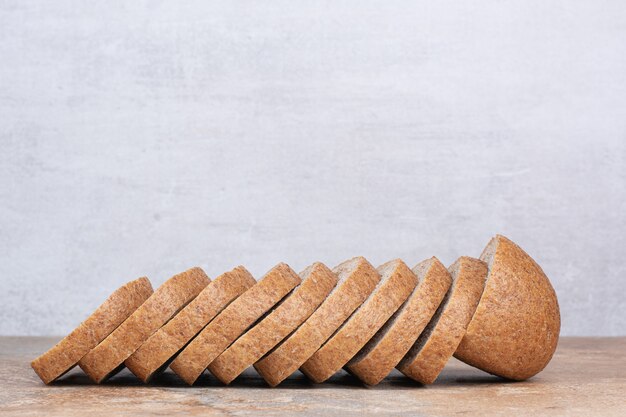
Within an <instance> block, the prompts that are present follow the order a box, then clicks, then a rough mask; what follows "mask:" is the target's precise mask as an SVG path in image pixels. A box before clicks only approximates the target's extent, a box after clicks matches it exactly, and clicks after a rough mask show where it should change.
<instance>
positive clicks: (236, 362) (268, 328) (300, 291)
mask: <svg viewBox="0 0 626 417" xmlns="http://www.w3.org/2000/svg"><path fill="white" fill-rule="evenodd" d="M299 275H300V277H301V278H302V284H300V285H299V286H298V287H297V288H296V289H295V290H293V292H292V293H291V294H290V295H289V296H287V298H286V299H285V300H284V301H282V302H281V303H280V304H279V305H278V307H276V308H275V309H274V310H273V311H272V312H271V313H270V314H269V315H267V316H266V317H265V318H264V319H263V320H261V321H260V322H259V323H258V324H257V325H255V326H254V327H253V328H251V329H250V330H248V331H247V332H246V333H245V334H244V335H243V336H241V337H240V338H239V339H237V341H236V342H235V343H233V344H232V345H230V347H229V348H228V349H226V350H225V351H224V352H223V353H222V354H221V355H220V356H218V357H217V358H216V359H215V360H214V361H213V362H212V363H211V365H209V371H211V373H212V374H213V375H215V376H216V377H217V378H218V379H219V380H220V381H222V382H223V383H224V384H229V383H230V382H231V381H232V380H233V379H235V378H236V377H237V376H239V374H241V373H242V372H243V371H244V370H245V369H246V368H248V367H249V366H251V365H252V364H253V363H254V362H256V361H258V360H259V359H261V358H262V357H263V355H265V354H266V353H267V352H269V351H270V349H272V348H273V347H274V346H276V344H277V343H279V342H280V341H281V340H283V339H284V338H285V337H287V336H288V335H289V334H290V333H291V332H293V331H294V330H295V329H296V328H297V327H298V326H299V325H300V324H302V322H303V321H304V320H306V319H307V318H308V317H309V316H310V315H311V314H312V313H313V312H314V311H315V309H316V308H317V307H319V305H320V304H321V303H322V301H324V299H325V298H326V296H328V293H330V291H331V290H332V289H333V287H334V286H335V285H337V276H336V275H335V274H333V273H332V271H331V270H330V269H328V268H327V267H326V266H325V265H324V264H321V263H319V262H317V263H314V264H313V265H311V266H309V267H308V268H307V269H305V270H304V271H302V272H301V273H300V274H299Z"/></svg>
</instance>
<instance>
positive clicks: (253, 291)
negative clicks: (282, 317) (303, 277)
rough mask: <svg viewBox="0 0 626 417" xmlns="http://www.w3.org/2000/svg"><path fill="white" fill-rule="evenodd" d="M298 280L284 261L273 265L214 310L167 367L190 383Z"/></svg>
mask: <svg viewBox="0 0 626 417" xmlns="http://www.w3.org/2000/svg"><path fill="white" fill-rule="evenodd" d="M298 284H300V277H299V276H298V274H296V273H295V272H294V271H293V270H292V269H291V268H290V267H289V266H288V265H287V264H284V263H280V264H278V265H276V266H275V267H274V268H272V269H271V270H270V271H269V272H268V273H267V274H265V276H264V277H263V279H261V281H259V282H258V283H256V284H255V285H254V286H252V288H250V289H249V290H248V291H246V292H245V293H243V294H242V295H241V296H239V298H237V299H236V300H235V301H233V302H232V303H230V305H229V306H228V307H226V308H225V309H224V310H223V311H222V312H221V313H220V314H218V315H217V317H215V318H214V319H213V321H211V322H210V323H209V324H208V325H207V326H206V327H205V328H204V329H203V330H202V331H201V332H200V333H199V334H198V335H197V336H196V337H195V338H194V339H193V340H192V341H191V342H190V343H189V344H188V345H187V347H186V348H185V349H183V350H182V352H180V354H179V355H178V356H177V357H176V359H174V361H173V362H172V363H171V364H170V369H171V370H173V371H174V372H175V373H176V374H177V375H178V376H180V377H181V378H182V379H183V380H184V381H185V382H186V383H188V384H189V385H192V384H193V383H194V382H195V381H196V380H197V379H198V377H199V376H200V375H201V374H202V372H203V371H204V370H205V369H206V368H207V367H208V366H209V365H210V364H211V362H213V360H215V358H217V357H218V356H219V355H220V354H221V353H222V352H223V351H224V350H226V348H228V346H229V345H230V344H231V343H233V342H234V341H235V340H236V339H237V338H238V337H239V336H241V334H243V333H244V332H245V331H246V330H247V329H248V328H249V327H250V326H252V325H253V324H254V323H255V322H256V321H257V320H258V319H259V318H260V317H262V316H263V315H264V314H265V313H267V312H268V311H269V310H270V309H271V308H272V307H273V306H274V305H276V304H277V303H278V302H279V301H280V300H281V299H282V298H283V297H284V296H285V295H287V294H288V293H289V292H290V291H291V290H293V288H294V287H295V286H296V285H298Z"/></svg>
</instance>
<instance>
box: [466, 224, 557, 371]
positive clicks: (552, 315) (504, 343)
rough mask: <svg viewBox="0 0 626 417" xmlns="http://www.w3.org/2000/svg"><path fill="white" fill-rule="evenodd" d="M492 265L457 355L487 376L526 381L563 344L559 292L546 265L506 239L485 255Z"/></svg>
mask: <svg viewBox="0 0 626 417" xmlns="http://www.w3.org/2000/svg"><path fill="white" fill-rule="evenodd" d="M480 258H481V259H482V260H483V261H485V262H486V263H487V264H488V266H489V275H488V278H487V284H486V287H485V292H484V293H483V296H482V298H481V300H480V304H479V305H478V308H477V309H476V313H475V314H474V318H473V319H472V321H471V323H470V325H469V327H468V329H467V333H466V334H465V337H464V338H463V340H462V341H461V344H460V345H459V347H458V349H457V351H456V352H455V354H454V356H455V357H457V358H458V359H460V360H462V361H463V362H466V363H468V364H470V365H472V366H475V367H477V368H480V369H482V370H484V371H486V372H489V373H491V374H494V375H498V376H501V377H504V378H508V379H513V380H524V379H527V378H530V377H532V376H533V375H535V374H537V373H538V372H540V371H541V370H542V369H543V368H545V366H546V365H547V364H548V362H549V361H550V359H551V358H552V355H553V354H554V351H555V350H556V346H557V343H558V340H559V332H560V328H561V316H560V312H559V303H558V300H557V298H556V293H555V291H554V288H552V285H551V284H550V280H549V279H548V277H547V276H546V274H545V273H544V272H543V270H542V269H541V267H540V266H539V265H538V264H537V263H536V262H535V261H534V260H533V259H532V258H531V257H530V256H529V255H528V254H527V253H526V252H524V250H523V249H522V248H520V247H519V246H518V245H516V244H515V243H513V242H512V241H511V240H509V239H507V238H506V237H504V236H500V235H497V236H495V237H494V238H493V239H491V241H490V242H489V243H488V245H487V247H486V248H485V250H484V251H483V253H482V255H481V257H480Z"/></svg>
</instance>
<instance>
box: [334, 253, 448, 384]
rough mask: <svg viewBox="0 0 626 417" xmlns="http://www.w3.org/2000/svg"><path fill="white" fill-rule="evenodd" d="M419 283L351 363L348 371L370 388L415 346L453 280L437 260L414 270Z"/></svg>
mask: <svg viewBox="0 0 626 417" xmlns="http://www.w3.org/2000/svg"><path fill="white" fill-rule="evenodd" d="M413 273H415V275H416V276H417V279H418V281H419V284H418V285H417V287H415V289H414V290H413V293H412V294H411V295H410V296H409V298H408V299H407V300H406V301H405V302H404V303H403V304H402V306H401V307H400V308H399V309H398V311H396V312H395V313H394V315H393V316H392V317H391V318H390V319H389V320H388V321H387V323H385V325H384V326H383V327H382V328H381V329H380V330H379V331H378V332H377V333H376V335H375V336H374V337H373V338H372V339H370V341H369V342H367V344H366V345H365V346H364V347H363V349H361V350H360V351H359V353H358V354H357V355H356V356H355V357H354V358H352V359H351V360H350V362H348V365H347V366H346V370H347V371H348V372H350V373H351V374H353V375H355V376H356V377H358V378H359V379H360V380H361V381H363V382H364V383H366V384H368V385H376V384H378V383H379V382H380V381H382V380H383V379H384V378H385V377H386V376H387V375H388V374H389V373H390V372H391V371H392V370H393V368H394V367H395V366H396V365H397V364H398V363H399V362H400V360H401V359H402V358H403V357H404V355H405V354H406V353H407V352H408V351H409V349H410V348H411V346H412V345H413V344H414V343H415V341H416V340H417V338H418V337H419V335H420V334H421V333H422V331H423V330H424V328H425V327H426V325H427V324H428V322H429V321H430V319H431V318H432V316H433V314H434V313H435V311H436V310H437V308H438V307H439V305H440V304H441V302H442V300H443V298H444V297H445V295H446V293H447V292H448V289H449V288H450V285H451V283H452V278H451V277H450V273H449V272H448V271H447V269H446V268H445V266H443V264H441V262H439V260H438V259H437V258H435V257H433V258H430V259H427V260H425V261H422V262H420V263H419V264H417V265H416V266H415V267H414V268H413Z"/></svg>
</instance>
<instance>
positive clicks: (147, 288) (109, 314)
mask: <svg viewBox="0 0 626 417" xmlns="http://www.w3.org/2000/svg"><path fill="white" fill-rule="evenodd" d="M150 294H152V285H150V281H148V278H145V277H143V278H139V279H136V280H134V281H131V282H129V283H127V284H125V285H124V286H122V287H120V288H118V289H117V290H115V291H114V292H113V294H111V295H110V296H109V298H107V299H106V301H105V302H104V303H102V305H100V307H98V308H97V309H96V311H94V312H93V313H92V314H91V315H90V316H89V317H87V319H86V320H85V321H83V322H82V323H81V324H80V325H79V326H78V327H77V328H75V329H74V330H73V331H72V332H71V333H70V334H68V335H67V336H65V337H64V338H63V339H62V340H61V341H60V342H59V343H57V344H56V345H55V346H53V347H52V348H51V349H50V350H49V351H47V352H46V353H44V354H43V355H41V356H39V357H38V358H37V359H35V360H34V361H32V362H31V364H30V365H31V366H32V367H33V369H34V370H35V372H36V373H37V375H39V378H41V380H42V381H43V382H44V383H46V384H49V383H50V382H52V381H54V380H55V379H57V378H58V377H60V376H61V375H63V374H64V373H66V372H67V371H69V370H70V369H72V368H73V367H74V366H75V365H76V364H77V363H78V361H79V360H81V358H82V357H83V356H85V355H86V354H87V353H88V352H89V351H90V350H91V349H93V348H94V347H96V345H97V344H98V343H100V342H101V341H102V340H104V338H105V337H107V336H108V335H109V334H110V333H111V332H112V331H113V330H115V329H116V328H117V327H118V326H119V325H120V324H122V322H124V320H126V319H127V318H128V316H130V315H131V314H132V313H133V312H134V311H135V310H136V309H137V307H139V306H140V305H141V304H142V303H143V302H144V301H146V300H147V299H148V297H150Z"/></svg>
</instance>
